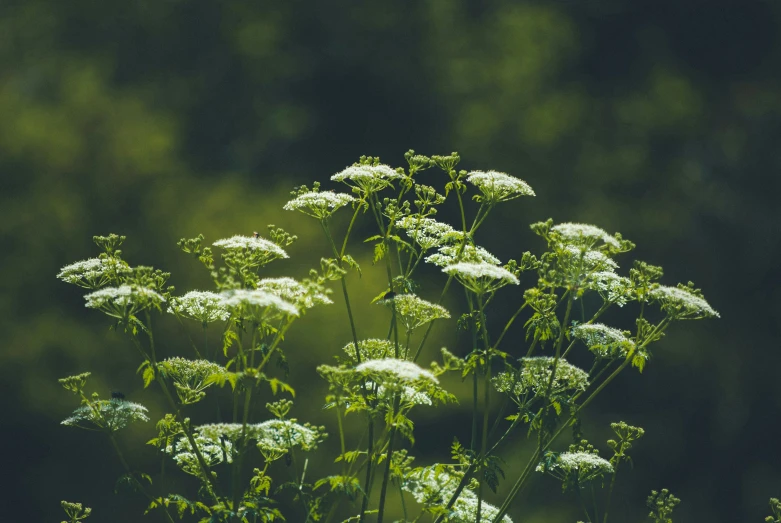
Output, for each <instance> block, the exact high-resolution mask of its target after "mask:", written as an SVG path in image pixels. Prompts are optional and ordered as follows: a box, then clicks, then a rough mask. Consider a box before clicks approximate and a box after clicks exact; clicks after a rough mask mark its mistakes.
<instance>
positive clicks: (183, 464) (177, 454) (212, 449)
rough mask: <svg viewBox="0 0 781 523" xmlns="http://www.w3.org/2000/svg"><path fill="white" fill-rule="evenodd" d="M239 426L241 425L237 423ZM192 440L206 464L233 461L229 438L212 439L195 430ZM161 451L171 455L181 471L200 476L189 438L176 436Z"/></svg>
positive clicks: (232, 449) (212, 465) (201, 472)
mask: <svg viewBox="0 0 781 523" xmlns="http://www.w3.org/2000/svg"><path fill="white" fill-rule="evenodd" d="M239 427H241V425H239ZM193 441H195V445H196V446H197V447H198V452H199V453H200V454H201V457H203V460H204V461H205V462H206V465H207V466H209V467H214V466H215V465H219V464H220V463H223V462H225V463H233V453H234V446H233V442H232V441H231V440H230V439H219V438H218V439H213V438H210V437H209V436H207V435H205V434H203V433H201V432H199V431H196V433H195V435H194V436H193ZM162 450H163V452H165V453H166V454H168V455H170V456H171V457H173V459H174V461H175V462H176V464H177V465H178V466H179V467H180V468H181V469H182V471H184V472H186V473H187V474H191V475H193V476H197V477H201V476H202V474H203V471H202V470H201V468H200V464H199V462H198V456H197V455H196V453H195V451H194V450H193V447H192V445H191V444H190V440H189V439H187V438H186V437H184V436H181V437H179V438H177V439H176V440H175V441H174V442H173V443H171V444H170V445H168V446H166V447H165V448H163V449H162Z"/></svg>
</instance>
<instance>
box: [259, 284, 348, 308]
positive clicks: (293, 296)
mask: <svg viewBox="0 0 781 523" xmlns="http://www.w3.org/2000/svg"><path fill="white" fill-rule="evenodd" d="M258 290H260V291H265V292H270V293H271V294H274V295H275V296H278V297H280V298H282V299H283V300H285V301H288V302H290V303H293V304H294V305H296V306H297V307H300V308H304V309H309V308H311V307H314V306H315V305H327V304H331V303H333V301H331V299H330V298H329V297H328V296H326V294H325V292H324V290H323V289H318V288H316V287H314V286H307V285H304V284H303V283H301V282H298V281H296V280H294V279H293V278H287V277H284V278H264V279H262V280H260V281H258Z"/></svg>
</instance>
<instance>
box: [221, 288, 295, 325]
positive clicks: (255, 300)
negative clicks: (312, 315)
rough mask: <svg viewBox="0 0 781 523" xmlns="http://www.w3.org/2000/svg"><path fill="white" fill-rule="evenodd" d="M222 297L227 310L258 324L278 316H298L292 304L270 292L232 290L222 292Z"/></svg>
mask: <svg viewBox="0 0 781 523" xmlns="http://www.w3.org/2000/svg"><path fill="white" fill-rule="evenodd" d="M222 296H223V297H224V304H225V307H226V308H228V310H231V311H233V312H234V313H236V314H239V315H241V317H243V318H252V319H254V320H256V321H258V322H263V321H266V320H268V319H272V318H276V317H278V316H279V315H280V314H287V315H289V316H298V314H299V311H298V309H297V308H296V306H295V305H293V304H292V303H290V302H288V301H286V300H283V299H282V298H280V297H279V296H276V295H274V294H272V293H270V292H266V291H262V290H258V289H253V290H248V289H234V290H230V291H224V292H223V293H222Z"/></svg>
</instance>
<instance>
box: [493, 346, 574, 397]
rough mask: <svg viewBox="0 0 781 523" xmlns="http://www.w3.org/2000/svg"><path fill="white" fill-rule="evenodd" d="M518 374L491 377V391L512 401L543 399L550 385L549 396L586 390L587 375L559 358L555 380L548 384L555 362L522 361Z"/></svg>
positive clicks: (546, 359) (545, 358) (547, 359)
mask: <svg viewBox="0 0 781 523" xmlns="http://www.w3.org/2000/svg"><path fill="white" fill-rule="evenodd" d="M521 362H522V365H523V366H522V367H521V372H520V374H516V373H510V372H501V373H499V374H497V375H496V377H494V379H493V382H494V387H496V390H498V391H499V392H504V393H507V394H509V395H510V396H511V397H514V398H515V399H519V398H523V397H525V396H526V395H527V394H529V395H531V396H532V397H540V396H544V395H545V392H546V391H547V389H548V385H549V384H550V396H551V397H556V396H561V395H562V394H565V393H567V392H575V391H583V390H586V388H587V387H588V384H589V382H588V373H587V372H585V371H584V370H582V369H579V368H578V367H576V366H574V365H572V364H570V363H569V362H567V361H566V360H565V359H564V358H559V361H558V363H557V364H556V376H555V377H554V379H553V382H552V383H551V373H552V372H553V363H554V358H552V357H550V356H535V357H531V358H522V359H521Z"/></svg>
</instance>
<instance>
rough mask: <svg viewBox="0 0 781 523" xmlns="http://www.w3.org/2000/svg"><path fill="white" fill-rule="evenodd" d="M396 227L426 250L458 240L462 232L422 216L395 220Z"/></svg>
mask: <svg viewBox="0 0 781 523" xmlns="http://www.w3.org/2000/svg"><path fill="white" fill-rule="evenodd" d="M396 227H398V228H399V229H401V230H403V231H404V232H406V233H407V236H409V237H410V238H411V239H412V241H414V242H415V243H417V244H418V245H420V247H421V249H423V250H424V251H427V250H429V249H435V248H437V247H441V246H443V245H446V244H449V243H454V242H457V241H460V240H461V239H462V238H463V233H462V232H460V231H457V230H455V229H454V228H453V227H451V226H450V225H448V224H446V223H442V222H438V221H437V220H435V219H433V218H428V217H423V216H414V215H413V216H405V217H404V218H400V219H398V220H396Z"/></svg>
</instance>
